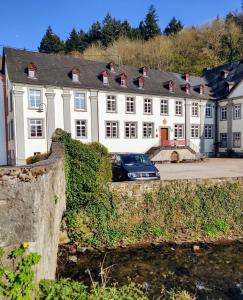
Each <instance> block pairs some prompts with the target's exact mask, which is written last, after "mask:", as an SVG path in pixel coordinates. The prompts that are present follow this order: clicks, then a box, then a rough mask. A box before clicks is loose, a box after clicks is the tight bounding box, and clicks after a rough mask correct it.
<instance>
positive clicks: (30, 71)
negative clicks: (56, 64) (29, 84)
mask: <svg viewBox="0 0 243 300" xmlns="http://www.w3.org/2000/svg"><path fill="white" fill-rule="evenodd" d="M36 70H37V68H36V65H35V64H33V63H29V64H28V66H27V72H28V77H29V78H32V79H36Z"/></svg>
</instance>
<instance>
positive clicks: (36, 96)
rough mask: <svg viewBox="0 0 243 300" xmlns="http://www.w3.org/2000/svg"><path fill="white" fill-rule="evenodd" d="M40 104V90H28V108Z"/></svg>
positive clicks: (37, 106) (36, 107) (33, 107)
mask: <svg viewBox="0 0 243 300" xmlns="http://www.w3.org/2000/svg"><path fill="white" fill-rule="evenodd" d="M40 105H41V91H40V90H32V89H31V90H29V108H32V109H38V108H39V107H40Z"/></svg>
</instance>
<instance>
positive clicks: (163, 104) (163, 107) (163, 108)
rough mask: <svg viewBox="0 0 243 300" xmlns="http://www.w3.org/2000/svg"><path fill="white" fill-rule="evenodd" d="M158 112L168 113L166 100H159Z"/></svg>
mask: <svg viewBox="0 0 243 300" xmlns="http://www.w3.org/2000/svg"><path fill="white" fill-rule="evenodd" d="M160 113H161V115H168V113H169V110H168V100H161V101H160Z"/></svg>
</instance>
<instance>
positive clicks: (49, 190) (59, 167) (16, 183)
mask: <svg viewBox="0 0 243 300" xmlns="http://www.w3.org/2000/svg"><path fill="white" fill-rule="evenodd" d="M63 160H64V150H63V145H62V144H60V143H58V142H54V143H53V144H52V154H51V155H50V157H49V158H48V159H47V160H45V161H41V162H39V163H35V164H33V165H30V166H23V167H11V168H8V167H7V168H1V169H0V246H1V247H4V248H5V249H6V252H8V251H10V250H11V249H13V248H14V247H15V246H19V245H20V244H21V243H22V242H23V241H25V242H28V243H29V250H28V251H32V252H37V253H38V254H40V255H41V261H40V263H39V264H38V266H37V268H36V279H37V280H39V279H42V278H47V279H54V278H55V273H56V260H57V250H58V242H59V229H60V223H61V219H62V215H63V212H64V210H65V206H66V201H65V176H64V164H63Z"/></svg>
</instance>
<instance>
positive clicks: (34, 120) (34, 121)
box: [28, 118, 45, 139]
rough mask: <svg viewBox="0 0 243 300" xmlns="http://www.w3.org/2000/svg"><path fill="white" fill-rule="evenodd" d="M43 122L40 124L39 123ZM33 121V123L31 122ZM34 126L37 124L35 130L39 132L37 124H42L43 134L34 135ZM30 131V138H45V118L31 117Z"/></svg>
mask: <svg viewBox="0 0 243 300" xmlns="http://www.w3.org/2000/svg"><path fill="white" fill-rule="evenodd" d="M39 122H41V123H40V124H37V123H39ZM31 123H33V124H31ZM32 126H35V127H36V129H35V132H36V133H37V131H38V129H37V126H41V127H42V129H41V132H42V134H41V135H39V136H38V135H35V136H32V135H31V133H32V129H31V127H32ZM28 132H29V139H43V138H45V124H44V119H39V118H31V119H28Z"/></svg>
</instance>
